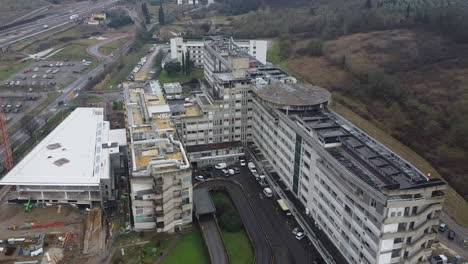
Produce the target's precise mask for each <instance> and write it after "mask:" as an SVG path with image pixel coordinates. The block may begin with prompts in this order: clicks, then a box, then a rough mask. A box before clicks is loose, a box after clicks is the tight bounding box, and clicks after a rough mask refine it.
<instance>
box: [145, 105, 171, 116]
mask: <svg viewBox="0 0 468 264" xmlns="http://www.w3.org/2000/svg"><path fill="white" fill-rule="evenodd" d="M148 112H149V113H150V115H152V114H160V113H169V112H171V109H170V108H169V105H167V104H164V105H151V106H148Z"/></svg>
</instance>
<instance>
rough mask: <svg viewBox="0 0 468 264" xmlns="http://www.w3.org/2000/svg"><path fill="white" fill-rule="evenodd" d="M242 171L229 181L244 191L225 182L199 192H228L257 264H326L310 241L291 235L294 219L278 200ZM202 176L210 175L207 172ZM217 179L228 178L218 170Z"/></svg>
mask: <svg viewBox="0 0 468 264" xmlns="http://www.w3.org/2000/svg"><path fill="white" fill-rule="evenodd" d="M237 167H239V166H237ZM239 168H240V174H238V175H235V176H231V177H229V178H228V179H229V180H234V181H235V182H237V183H238V184H240V185H241V186H242V189H241V187H239V185H237V184H236V183H232V182H229V181H222V180H209V181H205V182H203V183H199V184H198V185H196V188H198V187H201V188H208V189H210V188H211V189H216V188H217V189H225V190H226V191H227V192H228V194H229V195H230V197H231V199H232V200H233V202H234V204H235V206H236V208H237V210H238V211H239V214H240V216H241V218H242V222H243V224H244V227H245V229H246V230H247V232H248V234H249V237H250V238H251V240H252V244H253V246H254V248H255V255H256V260H257V261H256V263H281V264H282V263H291V264H302V263H324V262H323V260H322V258H321V257H320V254H319V253H318V252H317V250H316V249H315V248H314V247H313V246H312V245H311V243H310V241H308V240H307V238H304V239H302V240H300V241H299V240H297V239H295V237H294V236H293V235H292V233H291V231H292V229H293V228H294V227H296V226H295V225H294V224H292V225H288V222H289V223H294V219H292V218H290V217H289V216H286V215H285V214H284V213H283V212H282V210H281V209H280V208H279V206H278V203H277V202H276V200H277V199H278V197H276V196H275V197H274V198H267V197H265V196H264V195H263V192H262V190H263V188H262V187H260V185H259V184H258V182H257V181H256V180H255V178H254V176H253V175H252V174H251V173H250V171H249V170H248V169H247V168H246V167H239ZM198 174H204V175H206V173H203V172H198ZM214 176H215V177H216V176H218V177H220V178H224V176H221V173H220V172H219V171H217V170H214ZM215 179H216V178H215ZM224 179H226V178H224ZM252 209H253V210H252Z"/></svg>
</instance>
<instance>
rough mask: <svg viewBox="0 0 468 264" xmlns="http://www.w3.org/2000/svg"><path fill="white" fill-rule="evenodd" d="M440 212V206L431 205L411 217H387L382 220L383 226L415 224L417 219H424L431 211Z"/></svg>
mask: <svg viewBox="0 0 468 264" xmlns="http://www.w3.org/2000/svg"><path fill="white" fill-rule="evenodd" d="M438 210H442V204H441V203H438V204H431V205H429V206H428V207H427V208H426V209H424V210H422V211H421V212H419V213H416V214H413V215H411V216H401V217H388V218H386V219H385V220H384V224H395V223H401V222H415V221H416V220H418V219H421V217H425V216H426V215H427V214H429V213H430V212H432V211H438Z"/></svg>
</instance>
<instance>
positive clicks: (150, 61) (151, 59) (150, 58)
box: [139, 45, 165, 73]
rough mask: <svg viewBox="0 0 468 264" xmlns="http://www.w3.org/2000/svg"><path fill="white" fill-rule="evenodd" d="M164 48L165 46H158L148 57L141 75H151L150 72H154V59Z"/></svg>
mask: <svg viewBox="0 0 468 264" xmlns="http://www.w3.org/2000/svg"><path fill="white" fill-rule="evenodd" d="M164 47H165V46H162V45H156V47H155V48H154V50H153V52H152V53H151V54H149V55H148V56H147V57H146V62H145V64H143V66H141V69H140V71H139V72H140V73H149V72H150V71H152V70H153V66H154V59H155V58H156V56H157V55H158V53H159V52H160V51H161V49H162V48H164Z"/></svg>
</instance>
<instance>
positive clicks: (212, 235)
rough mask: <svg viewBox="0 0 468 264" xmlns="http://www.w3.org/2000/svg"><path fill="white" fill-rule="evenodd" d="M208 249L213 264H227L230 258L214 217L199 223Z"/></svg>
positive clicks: (206, 218) (208, 217) (205, 218)
mask: <svg viewBox="0 0 468 264" xmlns="http://www.w3.org/2000/svg"><path fill="white" fill-rule="evenodd" d="M198 224H199V225H200V228H201V231H202V234H203V238H204V240H205V244H206V247H207V248H208V252H209V253H210V258H211V263H216V264H227V263H229V258H228V255H227V253H226V250H225V249H224V246H223V239H222V238H221V234H220V233H219V231H218V227H217V225H216V222H215V219H214V218H213V217H212V216H207V217H203V218H202V219H200V221H198Z"/></svg>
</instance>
